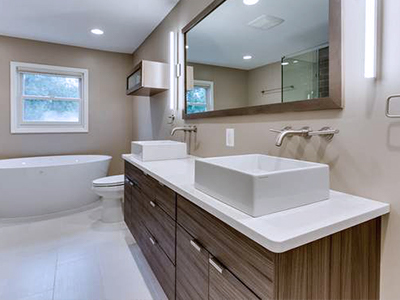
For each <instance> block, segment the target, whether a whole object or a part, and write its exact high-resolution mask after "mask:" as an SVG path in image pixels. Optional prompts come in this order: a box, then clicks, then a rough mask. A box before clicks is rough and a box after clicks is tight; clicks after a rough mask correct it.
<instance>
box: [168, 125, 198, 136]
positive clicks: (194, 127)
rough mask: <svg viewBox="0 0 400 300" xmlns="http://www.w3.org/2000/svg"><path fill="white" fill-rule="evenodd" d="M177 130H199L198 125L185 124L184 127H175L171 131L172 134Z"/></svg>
mask: <svg viewBox="0 0 400 300" xmlns="http://www.w3.org/2000/svg"><path fill="white" fill-rule="evenodd" d="M177 131H183V132H185V133H186V132H197V127H196V126H183V127H175V128H174V129H172V131H171V135H174V134H175V132H177Z"/></svg>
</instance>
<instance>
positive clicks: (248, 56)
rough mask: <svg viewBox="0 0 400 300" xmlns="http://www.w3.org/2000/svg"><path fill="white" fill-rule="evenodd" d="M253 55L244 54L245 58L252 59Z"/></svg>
mask: <svg viewBox="0 0 400 300" xmlns="http://www.w3.org/2000/svg"><path fill="white" fill-rule="evenodd" d="M252 58H253V57H252V56H251V55H245V56H243V59H246V60H247V59H252Z"/></svg>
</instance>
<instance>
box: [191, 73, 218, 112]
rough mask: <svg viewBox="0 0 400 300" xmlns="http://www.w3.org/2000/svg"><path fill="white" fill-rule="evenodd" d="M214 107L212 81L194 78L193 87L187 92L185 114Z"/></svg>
mask: <svg viewBox="0 0 400 300" xmlns="http://www.w3.org/2000/svg"><path fill="white" fill-rule="evenodd" d="M213 109H214V83H213V82H212V81H204V80H194V88H193V89H191V90H190V91H188V92H187V114H195V113H201V112H206V111H210V110H213Z"/></svg>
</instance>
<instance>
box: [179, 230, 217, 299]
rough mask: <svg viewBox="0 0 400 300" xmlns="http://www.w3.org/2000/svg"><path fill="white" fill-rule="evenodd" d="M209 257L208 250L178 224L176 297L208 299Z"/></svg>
mask: <svg viewBox="0 0 400 300" xmlns="http://www.w3.org/2000/svg"><path fill="white" fill-rule="evenodd" d="M208 258H209V254H208V252H207V250H205V249H204V248H203V247H202V246H201V245H200V244H198V242H197V241H196V240H194V239H193V237H192V236H191V235H190V234H188V233H187V232H186V231H185V230H184V229H183V228H182V227H180V226H179V225H178V226H177V249H176V299H178V300H187V299H191V300H203V299H204V300H206V299H208Z"/></svg>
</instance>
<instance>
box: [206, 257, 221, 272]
mask: <svg viewBox="0 0 400 300" xmlns="http://www.w3.org/2000/svg"><path fill="white" fill-rule="evenodd" d="M208 261H209V262H210V264H211V265H212V266H213V267H214V268H215V269H216V270H217V271H218V272H220V273H221V274H222V272H223V271H224V267H223V266H222V265H221V264H220V263H219V262H217V261H216V260H215V259H214V258H210V259H209V260H208Z"/></svg>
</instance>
